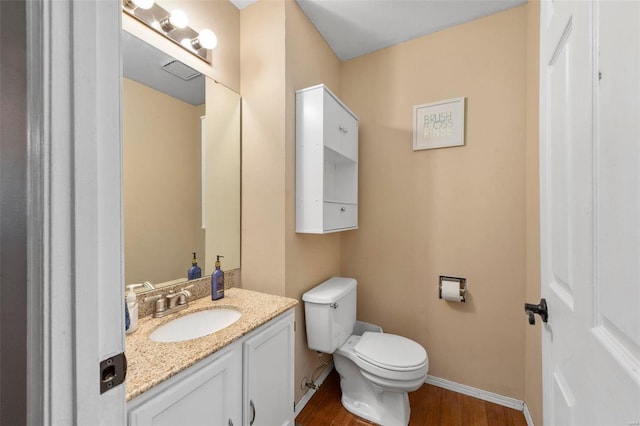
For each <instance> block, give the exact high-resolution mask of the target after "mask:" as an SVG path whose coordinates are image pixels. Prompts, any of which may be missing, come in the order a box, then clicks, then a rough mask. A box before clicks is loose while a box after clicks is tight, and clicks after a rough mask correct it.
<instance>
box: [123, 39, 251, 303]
mask: <svg viewBox="0 0 640 426" xmlns="http://www.w3.org/2000/svg"><path fill="white" fill-rule="evenodd" d="M122 36H123V96H122V99H123V118H122V119H123V157H124V158H123V175H124V176H123V182H124V191H123V192H124V227H125V230H124V233H125V237H124V240H125V284H126V285H128V284H136V283H142V282H145V281H149V282H151V283H152V284H153V285H155V286H157V285H158V284H161V283H171V282H175V280H180V279H186V277H187V270H188V269H189V268H190V267H191V258H192V253H193V252H196V253H197V255H198V260H199V262H198V264H199V266H200V267H201V268H202V276H203V277H204V276H205V275H207V274H211V273H212V272H213V268H214V261H215V255H217V254H220V255H223V256H224V263H223V269H225V270H232V269H237V268H239V267H240V95H238V94H237V93H235V92H233V91H232V90H230V89H228V88H226V87H224V86H222V85H221V84H218V83H216V82H215V81H213V80H211V79H209V78H207V77H205V76H203V75H202V74H200V73H198V72H197V71H195V70H193V69H192V68H191V67H189V66H188V65H186V64H184V63H182V62H181V61H179V60H176V59H175V58H172V57H171V56H169V55H167V54H166V53H164V52H162V51H161V50H159V49H157V48H155V47H153V46H151V45H150V44H148V43H146V42H145V41H143V40H140V39H138V38H136V37H134V36H133V35H131V34H129V33H127V32H126V31H123V35H122ZM138 291H140V290H138Z"/></svg>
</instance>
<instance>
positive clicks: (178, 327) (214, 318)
mask: <svg viewBox="0 0 640 426" xmlns="http://www.w3.org/2000/svg"><path fill="white" fill-rule="evenodd" d="M241 316H242V314H241V313H240V311H238V310H235V309H228V308H220V309H208V310H206V311H198V312H194V313H192V314H188V315H184V316H182V317H180V318H176V319H174V320H173V321H169V322H168V323H166V324H164V325H162V326H160V327H158V328H156V329H155V330H154V331H153V332H152V333H151V334H150V335H149V338H150V339H151V340H153V341H155V342H165V343H168V342H182V341H184V340H191V339H196V338H198V337H203V336H206V335H208V334H211V333H215V332H216V331H220V330H222V329H223V328H226V327H229V326H230V325H231V324H233V323H234V322H236V321H238V320H239V319H240V317H241Z"/></svg>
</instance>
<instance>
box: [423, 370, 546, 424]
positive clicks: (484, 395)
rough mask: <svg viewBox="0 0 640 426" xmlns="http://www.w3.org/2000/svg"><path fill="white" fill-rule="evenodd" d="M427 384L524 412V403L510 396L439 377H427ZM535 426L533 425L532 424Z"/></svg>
mask: <svg viewBox="0 0 640 426" xmlns="http://www.w3.org/2000/svg"><path fill="white" fill-rule="evenodd" d="M425 383H428V384H430V385H433V386H438V387H440V388H444V389H449V390H451V391H454V392H458V393H461V394H463V395H468V396H472V397H474V398H478V399H482V400H483V401H489V402H493V403H494V404H498V405H503V406H505V407H509V408H513V409H516V410H518V411H523V410H524V407H525V405H524V401H520V400H518V399H515V398H510V397H508V396H502V395H498V394H497V393H493V392H489V391H486V390H482V389H478V388H473V387H471V386H467V385H461V384H460V383H456V382H452V381H450V380H445V379H441V378H439V377H433V376H427V379H426V380H425ZM530 424H533V423H530Z"/></svg>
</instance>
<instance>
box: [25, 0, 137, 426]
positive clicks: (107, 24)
mask: <svg viewBox="0 0 640 426" xmlns="http://www.w3.org/2000/svg"><path fill="white" fill-rule="evenodd" d="M16 3H18V2H16ZM25 4H26V31H27V56H28V59H27V75H28V79H27V80H28V82H29V84H28V89H27V95H28V110H27V114H28V116H29V142H28V145H29V146H28V151H27V152H28V163H29V164H28V165H29V167H28V169H27V175H28V188H27V194H26V198H27V203H28V207H29V211H28V214H27V226H28V235H29V236H28V244H29V249H28V255H27V263H28V268H29V271H28V274H29V280H28V282H27V283H26V286H27V289H28V307H27V309H28V313H27V315H28V321H27V323H28V325H27V326H28V336H27V339H28V340H27V345H28V346H27V355H28V367H27V368H28V371H27V378H28V398H27V403H28V406H27V410H28V416H29V418H28V424H30V425H39V424H45V425H49V424H51V425H67V424H79V425H101V424H104V425H119V424H123V423H124V421H125V385H124V384H123V383H120V384H118V381H119V380H122V379H123V374H122V370H121V369H120V368H119V367H120V366H119V365H118V359H119V358H112V357H114V356H115V355H118V354H119V353H122V352H123V351H124V299H123V297H124V294H123V293H124V283H123V267H122V248H123V244H122V195H121V186H122V165H121V152H122V150H121V132H120V92H121V69H120V63H121V57H120V37H121V35H120V31H121V30H120V14H121V3H120V2H118V1H117V0H109V1H104V0H72V1H45V0H34V1H29V2H25ZM23 19H24V17H23ZM114 359H115V364H114V363H113V360H114ZM101 361H105V368H104V369H102V370H101V368H100V362H101ZM101 384H104V387H106V388H108V389H109V390H106V391H105V392H101Z"/></svg>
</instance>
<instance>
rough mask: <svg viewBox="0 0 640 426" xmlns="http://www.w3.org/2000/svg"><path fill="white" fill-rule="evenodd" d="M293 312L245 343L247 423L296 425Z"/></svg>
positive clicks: (286, 314)
mask: <svg viewBox="0 0 640 426" xmlns="http://www.w3.org/2000/svg"><path fill="white" fill-rule="evenodd" d="M293 338H294V334H293V309H291V310H290V311H288V312H286V313H285V314H283V316H282V317H281V318H280V319H278V320H275V321H274V322H273V323H272V324H270V325H268V326H267V327H266V328H265V329H264V330H262V331H259V332H258V333H257V334H256V335H254V336H252V337H250V338H249V339H247V340H246V341H245V342H244V344H243V345H244V351H243V354H244V372H245V374H244V401H243V403H244V407H243V412H244V417H243V418H244V424H245V425H246V426H250V425H251V426H283V425H290V426H293V424H294V412H293V402H294V401H293V398H294V396H293V380H294V379H293Z"/></svg>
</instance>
